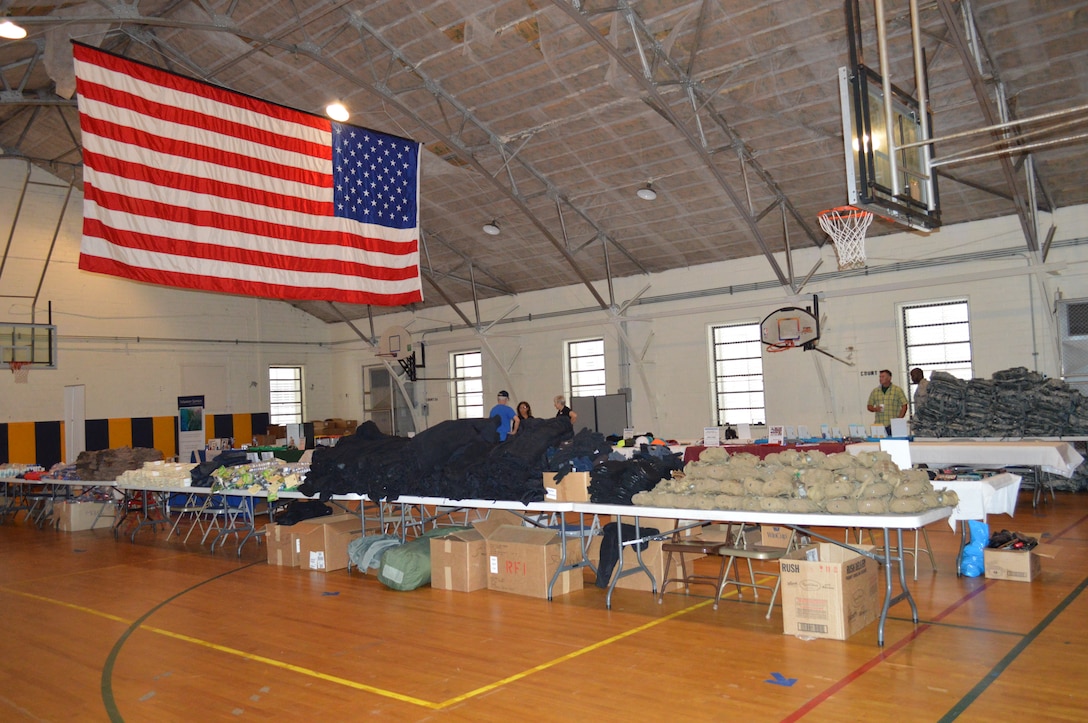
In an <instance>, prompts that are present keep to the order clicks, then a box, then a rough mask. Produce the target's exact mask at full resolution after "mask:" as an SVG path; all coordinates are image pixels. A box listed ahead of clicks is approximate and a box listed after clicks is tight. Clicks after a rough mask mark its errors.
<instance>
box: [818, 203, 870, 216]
mask: <svg viewBox="0 0 1088 723" xmlns="http://www.w3.org/2000/svg"><path fill="white" fill-rule="evenodd" d="M872 215H873V212H872V211H866V210H865V209H863V208H858V207H857V206H836V207H835V208H828V209H825V210H823V211H820V212H819V213H818V214H816V217H817V218H824V217H830V216H834V217H836V218H864V217H865V216H872Z"/></svg>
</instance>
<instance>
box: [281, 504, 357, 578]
mask: <svg viewBox="0 0 1088 723" xmlns="http://www.w3.org/2000/svg"><path fill="white" fill-rule="evenodd" d="M293 527H294V528H295V529H294V536H295V554H296V555H298V566H299V567H301V568H302V569H304V570H321V571H322V572H332V571H333V570H343V569H344V568H346V567H347V566H348V543H350V542H351V541H352V540H354V539H355V538H356V537H362V534H363V531H362V521H361V520H360V519H359V516H358V515H348V514H344V515H331V516H329V517H318V518H316V519H312V520H303V521H302V522H299V523H298V524H296V525H293Z"/></svg>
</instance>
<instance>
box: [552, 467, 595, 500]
mask: <svg viewBox="0 0 1088 723" xmlns="http://www.w3.org/2000/svg"><path fill="white" fill-rule="evenodd" d="M544 501H545V502H589V472H567V473H566V474H565V475H563V479H561V480H559V481H558V482H556V480H555V473H554V472H545V473H544Z"/></svg>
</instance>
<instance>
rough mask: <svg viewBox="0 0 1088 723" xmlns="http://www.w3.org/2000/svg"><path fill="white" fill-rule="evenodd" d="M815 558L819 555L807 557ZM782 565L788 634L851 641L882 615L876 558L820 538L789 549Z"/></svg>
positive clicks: (785, 621) (783, 604) (785, 618)
mask: <svg viewBox="0 0 1088 723" xmlns="http://www.w3.org/2000/svg"><path fill="white" fill-rule="evenodd" d="M858 547H859V548H860V549H866V550H868V549H872V547H871V546H869V545H859V546H858ZM811 557H815V558H816V559H815V560H812V559H807V558H811ZM780 567H781V573H782V627H783V630H784V631H785V633H786V634H787V635H800V636H804V637H812V638H831V639H833V640H846V639H847V638H849V637H850V636H851V635H853V634H854V633H856V632H858V631H859V630H861V629H862V628H864V627H865V626H867V625H868V624H869V623H871V622H873V621H874V620H876V619H877V617H878V615H879V613H880V603H881V598H880V574H879V570H878V569H877V568H878V567H879V565H877V562H876V561H875V560H872V559H870V558H868V557H865V556H864V555H860V554H858V553H856V552H854V551H852V550H847V549H846V548H844V547H839V546H838V545H832V544H830V543H826V542H821V543H819V544H816V545H806V546H804V547H802V548H800V549H798V550H796V551H794V552H790V553H787V554H786V556H785V557H783V558H782V561H781V563H780Z"/></svg>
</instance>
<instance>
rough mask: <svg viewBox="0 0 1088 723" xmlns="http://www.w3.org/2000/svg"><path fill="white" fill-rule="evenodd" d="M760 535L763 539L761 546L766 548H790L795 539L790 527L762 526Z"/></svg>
mask: <svg viewBox="0 0 1088 723" xmlns="http://www.w3.org/2000/svg"><path fill="white" fill-rule="evenodd" d="M759 533H760V537H761V539H762V542H761V543H760V544H762V545H764V546H765V547H789V546H790V540H792V539H793V530H792V529H791V528H789V527H779V526H778V525H760V526H759Z"/></svg>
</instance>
